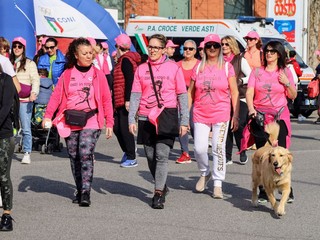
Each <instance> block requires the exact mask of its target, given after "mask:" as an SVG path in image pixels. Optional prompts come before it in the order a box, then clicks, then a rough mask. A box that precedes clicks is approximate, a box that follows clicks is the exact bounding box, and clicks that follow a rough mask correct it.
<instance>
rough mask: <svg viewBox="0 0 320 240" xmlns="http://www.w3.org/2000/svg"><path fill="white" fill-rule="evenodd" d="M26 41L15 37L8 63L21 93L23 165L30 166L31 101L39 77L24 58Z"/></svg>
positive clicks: (36, 90)
mask: <svg viewBox="0 0 320 240" xmlns="http://www.w3.org/2000/svg"><path fill="white" fill-rule="evenodd" d="M26 46H27V41H26V40H25V39H24V38H22V37H16V38H15V39H13V41H12V48H11V54H10V61H11V63H12V64H13V66H14V69H15V71H16V73H17V78H18V80H19V83H20V86H21V91H20V92H19V98H20V122H21V129H22V145H23V152H24V156H23V159H22V161H21V163H23V164H30V163H31V159H30V153H31V151H32V134H31V117H32V110H33V101H34V100H36V99H37V95H38V94H39V89H40V77H39V74H38V69H37V65H36V64H35V62H34V61H32V60H30V59H28V58H27V57H26Z"/></svg>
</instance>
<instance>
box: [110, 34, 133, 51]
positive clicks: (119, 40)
mask: <svg viewBox="0 0 320 240" xmlns="http://www.w3.org/2000/svg"><path fill="white" fill-rule="evenodd" d="M114 40H115V41H116V44H117V45H118V46H119V47H122V48H125V49H129V48H130V47H131V39H130V37H129V36H128V35H127V34H124V33H123V34H120V35H119V36H118V37H116V38H115V39H114Z"/></svg>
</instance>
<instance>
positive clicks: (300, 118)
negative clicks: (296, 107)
mask: <svg viewBox="0 0 320 240" xmlns="http://www.w3.org/2000/svg"><path fill="white" fill-rule="evenodd" d="M304 120H306V117H304V116H303V115H301V114H299V115H298V121H299V122H303V121H304Z"/></svg>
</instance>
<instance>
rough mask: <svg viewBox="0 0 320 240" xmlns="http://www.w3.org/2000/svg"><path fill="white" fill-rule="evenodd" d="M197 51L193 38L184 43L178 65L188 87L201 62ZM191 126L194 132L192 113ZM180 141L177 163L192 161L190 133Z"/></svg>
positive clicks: (180, 138)
mask: <svg viewBox="0 0 320 240" xmlns="http://www.w3.org/2000/svg"><path fill="white" fill-rule="evenodd" d="M196 53H197V44H196V43H195V41H193V40H191V39H188V40H186V41H185V42H184V44H183V59H182V60H181V61H179V62H178V65H179V66H180V67H181V69H182V72H183V76H184V80H185V82H186V87H187V89H188V88H189V85H190V80H191V75H192V73H193V69H194V68H195V66H197V65H198V64H199V62H200V61H199V60H198V59H196V58H195V55H196ZM191 111H192V110H191ZM190 114H191V112H190ZM190 127H191V133H192V134H193V123H192V114H191V116H190ZM179 142H180V146H181V155H180V157H179V158H178V159H177V160H176V163H178V164H183V163H191V157H190V156H189V147H188V145H189V135H188V134H185V135H183V136H182V137H179Z"/></svg>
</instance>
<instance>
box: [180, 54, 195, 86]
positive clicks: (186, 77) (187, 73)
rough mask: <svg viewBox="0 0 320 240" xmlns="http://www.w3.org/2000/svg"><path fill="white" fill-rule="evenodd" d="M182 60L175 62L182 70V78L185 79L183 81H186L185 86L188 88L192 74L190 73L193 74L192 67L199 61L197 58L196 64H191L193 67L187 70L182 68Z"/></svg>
mask: <svg viewBox="0 0 320 240" xmlns="http://www.w3.org/2000/svg"><path fill="white" fill-rule="evenodd" d="M182 61H183V60H181V61H179V62H177V64H178V65H179V66H180V67H181V69H182V72H183V76H184V80H185V82H186V86H187V88H189V86H190V81H191V76H192V74H193V70H194V68H195V67H196V66H198V64H199V63H200V61H199V60H197V62H196V64H195V65H194V66H193V68H191V69H188V70H186V69H184V68H183V66H182Z"/></svg>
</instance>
